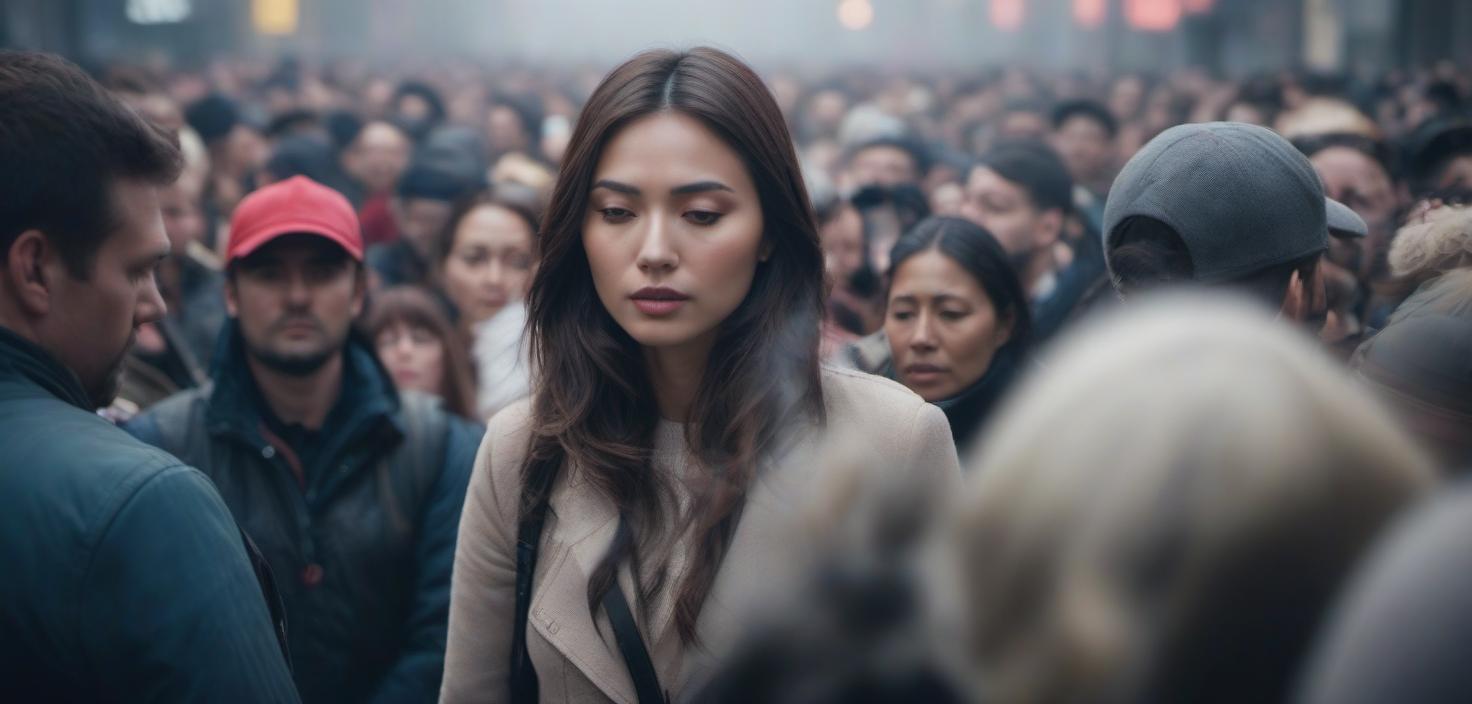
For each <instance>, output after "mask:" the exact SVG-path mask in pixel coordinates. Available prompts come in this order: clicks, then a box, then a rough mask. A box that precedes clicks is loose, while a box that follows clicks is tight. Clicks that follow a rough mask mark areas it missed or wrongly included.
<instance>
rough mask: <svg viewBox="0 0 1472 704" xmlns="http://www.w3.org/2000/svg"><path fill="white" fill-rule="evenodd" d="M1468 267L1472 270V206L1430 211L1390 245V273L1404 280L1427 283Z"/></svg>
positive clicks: (1403, 229) (1443, 207)
mask: <svg viewBox="0 0 1472 704" xmlns="http://www.w3.org/2000/svg"><path fill="white" fill-rule="evenodd" d="M1467 267H1472V206H1453V205H1447V206H1442V207H1439V208H1431V209H1429V210H1426V211H1425V213H1424V214H1423V215H1422V216H1421V217H1420V218H1419V219H1413V220H1412V221H1411V222H1409V223H1407V224H1406V225H1405V226H1404V227H1402V228H1400V230H1399V231H1397V232H1396V233H1395V239H1394V240H1393V241H1392V242H1391V244H1390V270H1391V272H1392V273H1394V274H1395V275H1396V276H1398V277H1401V278H1404V279H1410V280H1412V281H1424V280H1426V279H1429V278H1432V277H1434V276H1436V275H1437V274H1441V273H1444V272H1447V271H1451V270H1453V269H1461V268H1467Z"/></svg>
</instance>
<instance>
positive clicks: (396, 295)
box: [361, 286, 480, 420]
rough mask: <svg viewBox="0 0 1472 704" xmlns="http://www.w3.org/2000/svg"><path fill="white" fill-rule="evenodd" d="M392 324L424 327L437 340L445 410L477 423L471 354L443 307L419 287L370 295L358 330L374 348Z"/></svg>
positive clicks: (400, 287) (387, 290)
mask: <svg viewBox="0 0 1472 704" xmlns="http://www.w3.org/2000/svg"><path fill="white" fill-rule="evenodd" d="M394 323H406V324H408V325H409V326H410V327H416V328H424V329H425V330H428V331H429V332H430V334H432V335H434V336H435V337H438V338H439V339H440V346H441V347H442V348H443V349H444V350H445V352H444V355H443V356H442V357H441V359H440V363H441V365H442V366H443V367H444V370H445V375H444V382H443V384H444V388H442V389H441V390H440V397H441V398H443V399H444V400H445V408H446V409H447V410H449V411H450V412H451V413H454V414H455V415H458V416H460V417H462V418H469V419H472V420H480V417H479V415H478V414H477V412H476V408H475V380H474V375H473V371H472V369H471V367H470V351H469V349H468V348H467V347H466V346H465V344H464V342H463V340H462V338H461V336H460V333H459V332H457V331H456V330H455V327H454V326H453V325H451V324H450V318H449V316H447V315H445V310H444V306H442V305H441V304H440V303H439V301H436V300H435V299H434V296H432V295H430V293H429V292H428V291H426V290H424V289H422V288H420V287H418V286H394V287H392V288H387V289H384V290H382V291H379V292H377V293H374V294H373V300H372V301H371V302H370V305H369V306H368V314H367V315H365V316H363V322H362V325H361V328H362V330H363V332H364V333H365V334H366V335H367V337H368V339H369V340H370V341H372V342H373V344H374V349H375V350H376V349H377V345H378V334H379V333H381V332H383V331H384V329H385V328H387V327H388V326H390V325H393V324H394Z"/></svg>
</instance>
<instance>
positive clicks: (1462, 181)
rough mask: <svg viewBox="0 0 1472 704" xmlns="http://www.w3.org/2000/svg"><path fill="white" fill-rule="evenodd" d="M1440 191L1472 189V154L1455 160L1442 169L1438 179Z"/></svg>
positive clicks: (1437, 185)
mask: <svg viewBox="0 0 1472 704" xmlns="http://www.w3.org/2000/svg"><path fill="white" fill-rule="evenodd" d="M1436 187H1437V188H1438V189H1447V188H1472V154H1463V155H1461V156H1458V157H1455V158H1453V159H1452V160H1451V161H1449V162H1447V163H1446V165H1445V166H1443V167H1441V172H1440V173H1439V174H1438V176H1437V179H1436Z"/></svg>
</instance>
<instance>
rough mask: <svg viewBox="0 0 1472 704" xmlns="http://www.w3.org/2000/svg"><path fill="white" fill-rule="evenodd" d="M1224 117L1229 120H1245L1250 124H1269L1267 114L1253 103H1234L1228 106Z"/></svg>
mask: <svg viewBox="0 0 1472 704" xmlns="http://www.w3.org/2000/svg"><path fill="white" fill-rule="evenodd" d="M1224 119H1225V120H1226V121H1227V122H1245V123H1247V124H1249V125H1267V124H1268V117H1267V115H1265V114H1263V111H1262V109H1261V108H1259V107H1257V106H1256V105H1253V104H1252V103H1242V102H1238V103H1232V106H1231V107H1229V108H1227V113H1226V117H1225V118H1224Z"/></svg>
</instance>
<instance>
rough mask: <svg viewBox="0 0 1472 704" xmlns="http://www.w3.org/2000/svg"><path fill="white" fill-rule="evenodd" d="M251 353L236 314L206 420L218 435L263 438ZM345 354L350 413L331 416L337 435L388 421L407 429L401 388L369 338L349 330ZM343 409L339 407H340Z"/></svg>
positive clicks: (226, 333) (225, 335) (217, 362)
mask: <svg viewBox="0 0 1472 704" xmlns="http://www.w3.org/2000/svg"><path fill="white" fill-rule="evenodd" d="M245 354H246V353H245V346H244V341H243V339H242V337H241V334H240V324H239V322H238V321H237V320H235V319H234V318H231V319H230V320H228V321H227V322H226V323H225V327H224V329H223V330H222V331H221V333H220V339H219V342H218V343H217V344H216V347H215V355H214V364H213V365H212V367H211V370H210V377H211V381H212V382H213V384H214V390H213V391H212V392H211V394H210V400H209V405H208V409H207V410H206V414H205V422H206V427H207V428H208V429H209V431H210V432H211V433H212V434H241V433H244V434H246V436H247V437H249V438H251V439H252V440H255V441H258V440H259V438H258V437H256V436H257V435H258V432H257V430H256V429H257V428H259V427H260V425H261V423H262V418H263V417H264V416H263V411H264V409H262V408H261V407H260V404H261V403H262V401H261V400H260V392H259V391H258V390H257V389H256V386H255V378H254V377H253V376H252V375H251V372H250V365H249V364H247V363H246V360H245ZM343 355H344V359H343V381H342V391H341V392H340V393H342V394H343V395H344V397H345V398H342V399H340V401H339V403H338V404H337V405H338V406H342V407H343V408H344V409H346V411H347V413H346V415H345V416H343V417H342V418H340V419H334V420H331V422H333V423H334V424H335V425H337V427H336V428H334V429H333V433H334V435H336V436H341V437H342V438H343V439H345V440H346V439H349V438H351V437H355V436H357V435H358V434H359V433H360V432H362V431H363V430H364V429H365V428H371V427H374V426H376V425H378V424H380V423H382V422H387V423H390V424H392V426H393V427H394V429H395V430H397V431H398V432H399V433H400V434H402V433H403V428H402V426H401V423H400V422H399V420H398V418H397V415H398V410H399V407H400V402H399V395H398V392H397V391H395V390H394V385H393V380H392V379H391V378H390V377H389V375H388V371H387V370H385V369H384V368H383V365H382V364H381V363H379V361H378V358H377V357H376V356H374V354H373V352H372V350H371V349H370V348H369V346H368V344H367V342H366V341H364V340H363V339H362V338H361V337H360V336H359V335H358V334H356V333H353V334H350V335H348V340H347V344H346V346H345V347H344V348H343ZM337 410H338V409H337V408H336V407H335V408H334V412H336V411H337ZM339 421H340V422H339Z"/></svg>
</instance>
